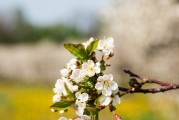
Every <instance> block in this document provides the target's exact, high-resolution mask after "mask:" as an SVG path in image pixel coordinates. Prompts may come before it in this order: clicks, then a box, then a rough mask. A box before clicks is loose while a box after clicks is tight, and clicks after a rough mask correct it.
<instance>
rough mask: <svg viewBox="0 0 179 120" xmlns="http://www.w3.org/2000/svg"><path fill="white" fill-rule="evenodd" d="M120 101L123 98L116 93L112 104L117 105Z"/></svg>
mask: <svg viewBox="0 0 179 120" xmlns="http://www.w3.org/2000/svg"><path fill="white" fill-rule="evenodd" d="M120 103H121V100H120V97H119V95H115V96H114V97H113V98H112V104H113V105H114V106H115V105H117V104H120Z"/></svg>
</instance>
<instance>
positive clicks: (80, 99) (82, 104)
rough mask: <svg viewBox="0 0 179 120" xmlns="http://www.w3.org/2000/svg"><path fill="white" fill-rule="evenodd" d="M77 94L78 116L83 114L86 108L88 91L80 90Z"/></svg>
mask: <svg viewBox="0 0 179 120" xmlns="http://www.w3.org/2000/svg"><path fill="white" fill-rule="evenodd" d="M75 96H76V105H77V108H76V114H77V115H78V116H82V115H83V112H84V109H85V108H86V101H87V100H88V94H87V93H82V94H81V93H80V92H77V93H76V94H75Z"/></svg>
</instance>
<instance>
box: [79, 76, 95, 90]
mask: <svg viewBox="0 0 179 120" xmlns="http://www.w3.org/2000/svg"><path fill="white" fill-rule="evenodd" d="M80 86H81V87H84V88H93V86H94V83H93V80H92V78H90V77H85V78H84V81H83V82H81V83H80Z"/></svg>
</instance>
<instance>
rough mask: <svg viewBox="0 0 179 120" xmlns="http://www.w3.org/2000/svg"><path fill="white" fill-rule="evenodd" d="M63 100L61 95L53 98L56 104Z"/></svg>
mask: <svg viewBox="0 0 179 120" xmlns="http://www.w3.org/2000/svg"><path fill="white" fill-rule="evenodd" d="M60 100H61V95H59V94H55V95H54V96H53V100H52V101H53V102H54V103H55V102H59V101H60Z"/></svg>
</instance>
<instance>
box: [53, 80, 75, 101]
mask: <svg viewBox="0 0 179 120" xmlns="http://www.w3.org/2000/svg"><path fill="white" fill-rule="evenodd" d="M65 84H66V85H67V87H68V88H69V90H70V91H71V92H74V91H77V90H78V86H77V85H73V84H72V83H71V82H70V80H69V79H68V78H64V77H62V78H61V79H58V80H57V82H56V84H55V88H53V91H54V93H56V95H55V96H54V99H53V100H60V98H59V96H62V95H64V96H67V95H68V94H67V92H66V89H65Z"/></svg>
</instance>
